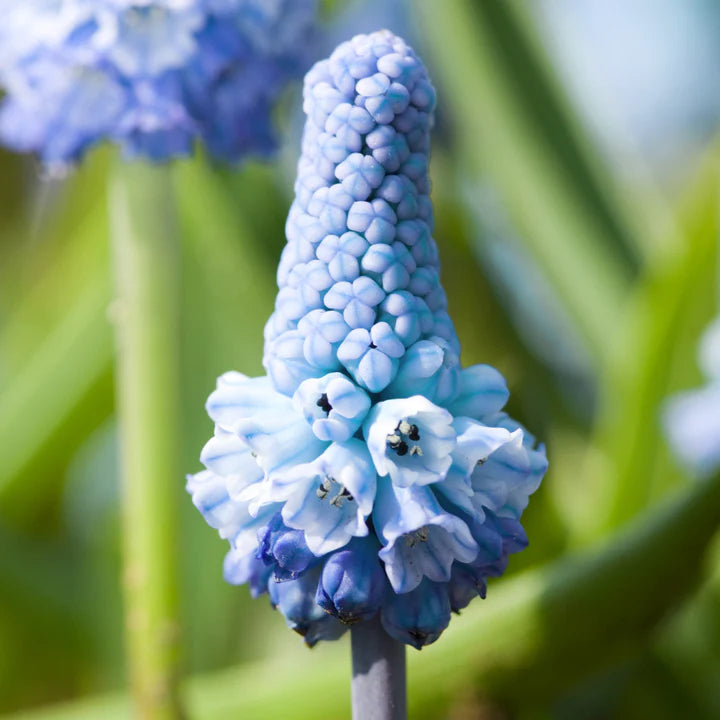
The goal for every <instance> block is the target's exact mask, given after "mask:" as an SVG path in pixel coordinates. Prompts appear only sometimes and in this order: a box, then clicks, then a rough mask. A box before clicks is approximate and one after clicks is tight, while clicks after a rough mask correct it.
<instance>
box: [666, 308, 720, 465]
mask: <svg viewBox="0 0 720 720" xmlns="http://www.w3.org/2000/svg"><path fill="white" fill-rule="evenodd" d="M698 359H699V363H700V369H701V370H702V371H703V373H704V374H705V376H706V377H707V378H708V383H707V384H706V385H705V386H704V387H701V388H698V389H697V390H689V391H687V392H683V393H679V394H678V395H675V396H674V397H672V398H670V399H669V400H668V401H667V403H666V404H665V412H664V422H665V429H666V433H667V436H668V439H669V440H670V444H671V446H672V449H673V451H674V452H675V454H676V455H677V456H678V458H680V460H682V461H683V462H684V463H686V464H687V465H689V466H690V467H692V468H693V469H695V470H696V471H697V472H698V473H700V474H702V475H705V474H708V473H711V472H713V471H714V470H716V469H717V468H720V318H716V319H715V320H714V321H713V322H712V324H711V325H710V326H709V327H708V328H707V330H706V331H705V333H704V334H703V337H702V340H701V341H700V349H699V358H698Z"/></svg>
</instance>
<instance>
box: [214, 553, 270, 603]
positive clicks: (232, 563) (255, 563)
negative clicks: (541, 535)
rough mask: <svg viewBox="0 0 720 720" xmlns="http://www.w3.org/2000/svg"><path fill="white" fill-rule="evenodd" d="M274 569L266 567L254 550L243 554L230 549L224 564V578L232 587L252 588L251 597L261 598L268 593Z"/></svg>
mask: <svg viewBox="0 0 720 720" xmlns="http://www.w3.org/2000/svg"><path fill="white" fill-rule="evenodd" d="M271 575H272V568H271V567H270V566H268V565H266V564H265V563H264V562H263V561H262V560H261V559H260V558H258V557H257V554H256V552H255V551H254V550H251V551H250V552H246V553H241V552H239V551H238V550H235V549H234V548H230V550H229V551H228V553H227V555H225V560H224V562H223V577H224V578H225V581H226V582H228V583H230V584H231V585H244V584H245V583H247V585H248V587H249V588H250V595H251V596H252V597H254V598H257V597H260V595H263V594H265V593H266V592H267V591H268V581H269V580H270V576H271Z"/></svg>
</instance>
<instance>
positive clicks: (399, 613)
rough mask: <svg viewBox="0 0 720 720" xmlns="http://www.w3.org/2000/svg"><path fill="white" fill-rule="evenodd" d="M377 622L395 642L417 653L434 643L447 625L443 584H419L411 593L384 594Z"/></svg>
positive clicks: (446, 597) (429, 582) (447, 608)
mask: <svg viewBox="0 0 720 720" xmlns="http://www.w3.org/2000/svg"><path fill="white" fill-rule="evenodd" d="M380 617H381V619H382V624H383V627H384V628H385V630H386V632H387V633H388V634H389V635H391V636H392V637H394V638H395V639H396V640H398V641H399V642H402V643H406V644H407V645H412V646H413V647H414V648H416V649H418V650H420V649H421V648H422V647H423V646H425V645H430V643H433V642H435V641H436V640H437V639H438V638H439V637H440V635H441V634H442V632H443V630H445V628H446V627H447V626H448V625H449V624H450V601H449V599H448V593H447V589H446V587H445V584H444V583H434V582H431V581H430V580H427V579H426V580H423V582H422V583H421V584H420V585H419V586H418V587H416V588H415V589H414V590H413V591H411V592H408V593H403V594H402V595H396V594H395V593H388V596H387V600H386V602H385V603H384V604H383V607H382V613H381V616H380Z"/></svg>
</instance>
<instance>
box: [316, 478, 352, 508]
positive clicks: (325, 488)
mask: <svg viewBox="0 0 720 720" xmlns="http://www.w3.org/2000/svg"><path fill="white" fill-rule="evenodd" d="M338 487H339V490H338V491H337V493H336V494H335V496H334V497H332V498H330V500H329V501H328V502H329V503H330V505H333V506H334V507H336V508H342V502H343V500H347V502H354V500H355V498H354V497H353V495H352V493H351V492H350V491H349V490H348V489H347V488H346V487H345V486H344V485H340V483H338V481H337V480H336V479H335V478H334V477H330V475H325V477H324V478H323V479H322V481H321V483H320V485H319V487H318V489H317V490H316V491H315V494H316V495H317V496H318V498H320V500H325V499H326V498H328V497H329V496H330V495H331V494H333V493H334V492H335V490H336V488H338Z"/></svg>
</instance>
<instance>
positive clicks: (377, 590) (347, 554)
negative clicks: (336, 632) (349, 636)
mask: <svg viewBox="0 0 720 720" xmlns="http://www.w3.org/2000/svg"><path fill="white" fill-rule="evenodd" d="M379 549H380V544H379V543H378V541H377V539H376V538H375V537H372V536H371V537H368V538H353V539H352V540H351V541H350V542H349V543H348V544H347V545H346V546H345V547H344V548H342V550H339V551H338V552H335V553H333V554H332V555H330V557H329V558H328V559H327V561H326V562H325V564H324V566H323V571H322V575H321V578H320V582H319V584H318V587H317V592H316V595H315V601H316V602H317V604H318V605H320V607H322V608H323V609H324V610H325V611H326V612H329V613H330V614H331V615H335V616H336V617H338V618H339V619H340V620H341V621H342V622H343V623H345V624H346V625H352V624H354V623H356V622H359V621H361V620H369V619H370V618H371V617H373V616H374V615H375V614H376V613H377V611H378V610H379V609H380V607H381V605H382V603H383V600H384V598H385V593H386V592H387V579H386V577H385V571H384V570H383V565H382V563H381V562H380V558H379V557H378V550H379Z"/></svg>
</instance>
